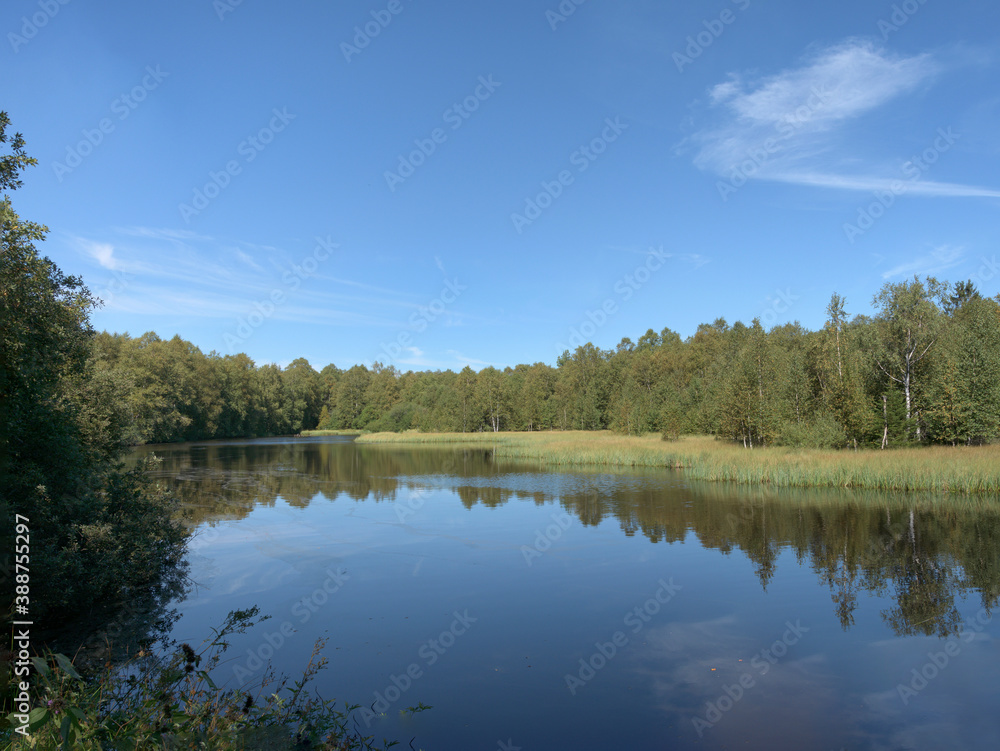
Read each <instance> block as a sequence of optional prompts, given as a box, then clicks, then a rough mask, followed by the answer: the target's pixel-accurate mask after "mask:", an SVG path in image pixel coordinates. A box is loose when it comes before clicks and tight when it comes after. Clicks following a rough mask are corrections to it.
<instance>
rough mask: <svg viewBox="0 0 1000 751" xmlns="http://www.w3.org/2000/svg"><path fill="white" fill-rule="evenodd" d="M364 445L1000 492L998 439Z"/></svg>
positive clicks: (417, 436) (505, 440)
mask: <svg viewBox="0 0 1000 751" xmlns="http://www.w3.org/2000/svg"><path fill="white" fill-rule="evenodd" d="M357 440H358V443H363V444H381V445H389V444H396V445H399V444H420V445H433V444H439V445H441V444H448V445H451V446H453V447H455V446H462V445H466V446H474V447H476V448H486V447H488V448H490V449H492V450H493V453H494V456H495V457H497V458H499V459H519V460H531V461H538V462H540V463H543V464H549V465H566V466H572V465H597V466H624V467H668V468H674V469H680V470H683V472H684V474H685V475H686V476H688V477H690V478H691V479H698V480H709V481H726V482H736V483H741V484H748V485H770V486H773V487H838V488H867V489H871V490H886V491H933V492H940V493H950V494H980V493H983V494H1000V446H961V447H948V446H932V447H918V448H907V449H895V450H889V451H878V450H862V451H850V450H844V451H826V450H817V449H795V448H782V447H774V448H764V449H753V450H748V449H744V448H743V447H742V446H738V445H733V444H730V443H725V442H722V441H718V440H716V439H714V438H712V437H707V436H685V437H683V438H681V439H679V440H677V441H669V442H668V441H663V440H661V439H660V437H659V436H657V435H647V436H641V437H638V436H622V435H617V434H614V433H609V432H606V431H601V432H589V431H565V432H562V431H551V432H549V431H546V432H538V433H415V432H414V433H372V434H369V435H365V436H361V437H360V438H358V439H357Z"/></svg>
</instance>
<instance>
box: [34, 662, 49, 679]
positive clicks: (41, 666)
mask: <svg viewBox="0 0 1000 751" xmlns="http://www.w3.org/2000/svg"><path fill="white" fill-rule="evenodd" d="M31 664H32V665H34V666H35V672H36V673H38V674H39V675H41V676H44V677H45V678H48V677H49V665H48V663H47V662H45V660H43V659H42V658H41V657H32V658H31Z"/></svg>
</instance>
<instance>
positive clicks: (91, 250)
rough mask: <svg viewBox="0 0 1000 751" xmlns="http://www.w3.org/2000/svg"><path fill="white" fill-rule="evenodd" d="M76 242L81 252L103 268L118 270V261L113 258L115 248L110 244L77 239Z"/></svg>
mask: <svg viewBox="0 0 1000 751" xmlns="http://www.w3.org/2000/svg"><path fill="white" fill-rule="evenodd" d="M77 242H78V243H79V245H80V247H81V248H82V249H83V251H84V252H85V253H86V254H87V255H89V256H90V257H91V258H93V259H94V260H95V261H97V262H98V263H99V264H100V265H101V266H102V267H103V268H106V269H110V270H111V271H114V270H115V269H117V268H119V266H120V264H119V263H118V259H117V258H115V248H114V246H113V245H111V243H99V242H93V241H92V240H84V239H83V238H77Z"/></svg>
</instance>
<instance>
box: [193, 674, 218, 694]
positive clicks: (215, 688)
mask: <svg viewBox="0 0 1000 751" xmlns="http://www.w3.org/2000/svg"><path fill="white" fill-rule="evenodd" d="M198 677H199V678H201V679H202V680H203V681H205V683H207V684H208V685H209V686H210V687H211V689H212V690H213V691H218V690H219V687H218V686H216V685H215V681H213V680H212V679H211V677H210V676H209V675H208V673H207V672H205V671H204V670H199V671H198Z"/></svg>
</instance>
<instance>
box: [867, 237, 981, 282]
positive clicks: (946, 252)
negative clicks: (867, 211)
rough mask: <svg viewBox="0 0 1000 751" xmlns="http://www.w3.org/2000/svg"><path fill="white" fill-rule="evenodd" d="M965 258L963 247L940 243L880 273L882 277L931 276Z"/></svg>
mask: <svg viewBox="0 0 1000 751" xmlns="http://www.w3.org/2000/svg"><path fill="white" fill-rule="evenodd" d="M964 259H965V248H962V247H956V246H954V245H940V246H938V247H937V248H934V250H933V251H931V253H929V254H927V255H924V256H920V257H918V258H914V259H913V260H912V261H907V262H906V263H901V264H899V265H898V266H894V267H893V268H891V269H889V270H888V271H885V272H883V273H882V278H883V279H892V278H894V277H911V276H914V275H916V276H932V275H934V274H940V273H941V272H942V271H947V270H948V269H951V268H954V267H955V266H958V265H959V264H960V263H961V262H962V261H963V260H964Z"/></svg>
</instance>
